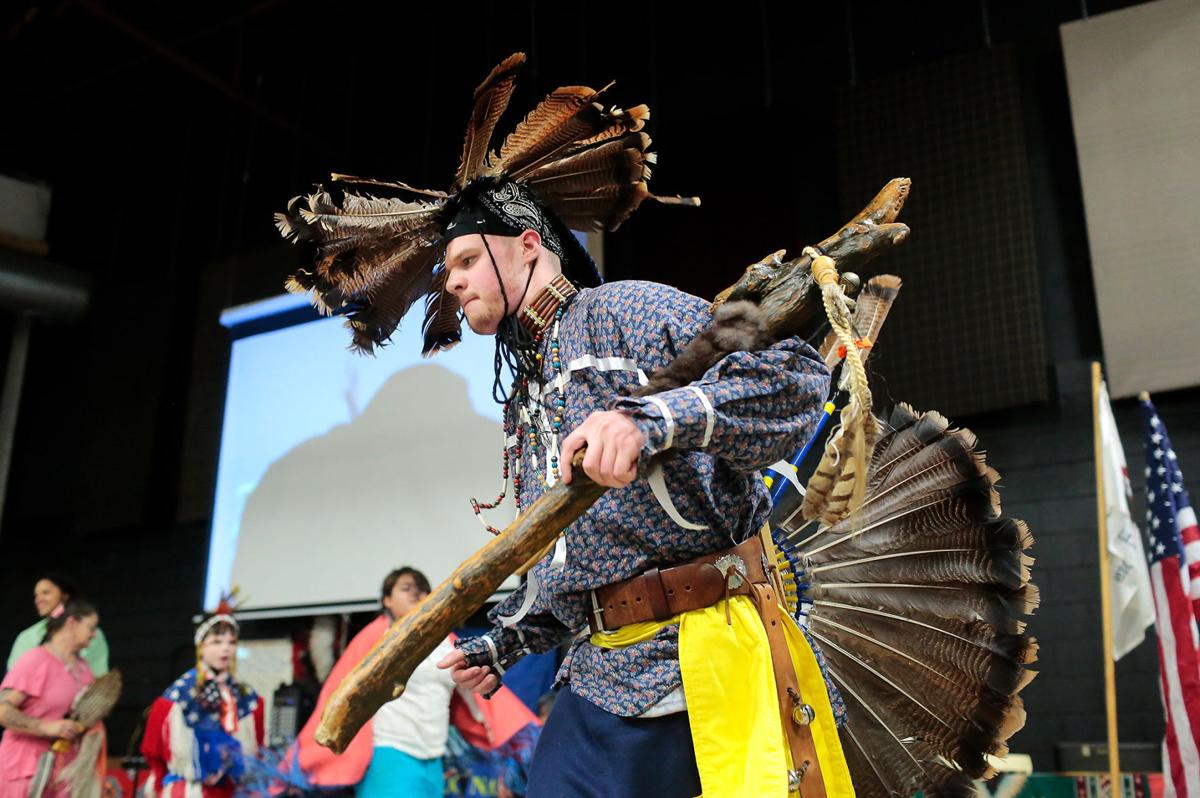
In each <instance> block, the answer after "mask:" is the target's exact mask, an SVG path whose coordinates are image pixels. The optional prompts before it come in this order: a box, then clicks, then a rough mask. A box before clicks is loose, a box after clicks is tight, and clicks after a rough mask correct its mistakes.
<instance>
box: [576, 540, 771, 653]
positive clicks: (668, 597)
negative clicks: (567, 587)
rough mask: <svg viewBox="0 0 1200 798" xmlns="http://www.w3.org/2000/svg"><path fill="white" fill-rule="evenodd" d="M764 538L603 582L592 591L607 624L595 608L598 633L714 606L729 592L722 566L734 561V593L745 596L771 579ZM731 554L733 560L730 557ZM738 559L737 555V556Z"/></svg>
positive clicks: (593, 620) (594, 628) (731, 590)
mask: <svg viewBox="0 0 1200 798" xmlns="http://www.w3.org/2000/svg"><path fill="white" fill-rule="evenodd" d="M762 552H763V550H762V541H761V540H760V539H759V537H758V536H757V535H755V536H754V537H752V538H750V539H749V540H747V541H745V542H744V543H739V544H738V545H737V546H734V547H733V548H731V549H724V550H722V551H717V552H713V553H712V554H705V555H704V556H702V557H697V558H696V559H694V560H690V561H688V562H686V563H683V564H681V565H675V566H672V567H670V568H662V569H659V568H651V569H650V570H648V571H646V572H645V573H643V574H639V575H637V576H634V577H631V578H629V579H625V580H623V581H621V582H615V583H614V584H611V585H606V586H604V587H598V588H596V589H595V590H594V591H593V598H594V600H595V605H594V606H598V607H599V610H600V613H599V614H600V618H601V619H602V620H603V624H604V626H603V628H601V627H600V624H599V623H598V622H597V617H596V614H595V613H593V614H592V616H591V617H590V618H589V619H588V625H589V626H590V627H591V630H592V632H593V633H595V632H612V631H615V630H617V629H620V628H621V627H622V626H626V625H628V624H631V623H638V622H640V621H662V620H666V619H667V618H670V617H671V616H672V615H677V614H678V613H681V612H688V611H689V610H698V609H701V608H703V607H711V606H712V605H713V604H716V603H717V602H718V601H720V600H721V599H722V598H724V597H725V573H724V572H723V571H722V570H721V568H720V567H718V565H717V563H718V561H720V562H721V563H722V564H723V565H724V564H728V563H734V564H735V565H736V567H737V569H738V570H737V572H736V573H737V575H738V578H737V579H733V580H731V582H734V583H740V584H737V585H736V586H734V584H731V585H730V587H729V595H731V596H745V595H749V593H750V584H751V583H753V582H766V581H767V579H768V577H767V574H766V572H765V571H764V570H763V553H762ZM726 558H729V559H726ZM733 558H736V559H733Z"/></svg>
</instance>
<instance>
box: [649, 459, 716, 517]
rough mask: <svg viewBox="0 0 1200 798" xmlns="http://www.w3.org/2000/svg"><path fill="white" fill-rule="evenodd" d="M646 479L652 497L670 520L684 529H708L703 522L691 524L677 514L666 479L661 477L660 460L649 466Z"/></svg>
mask: <svg viewBox="0 0 1200 798" xmlns="http://www.w3.org/2000/svg"><path fill="white" fill-rule="evenodd" d="M646 481H647V482H649V483H650V490H651V491H653V492H654V498H656V499H658V503H659V504H661V505H662V508H663V509H664V510H666V511H667V515H669V516H671V520H672V521H674V522H675V523H676V524H678V525H679V526H681V527H683V528H684V529H695V530H700V529H708V527H707V526H705V525H704V524H693V523H692V522H691V521H689V520H687V519H686V518H684V517H683V516H682V515H680V514H679V510H678V509H676V508H675V502H673V501H671V494H670V493H668V492H667V480H666V479H665V478H664V477H663V467H662V463H661V462H659V461H657V460H656V461H654V463H653V464H652V465H651V466H650V470H649V472H647V474H646Z"/></svg>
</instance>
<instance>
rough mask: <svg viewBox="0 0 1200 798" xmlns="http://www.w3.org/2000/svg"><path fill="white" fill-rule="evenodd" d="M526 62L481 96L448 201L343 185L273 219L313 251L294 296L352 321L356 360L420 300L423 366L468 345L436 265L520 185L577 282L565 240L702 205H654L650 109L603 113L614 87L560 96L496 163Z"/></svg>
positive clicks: (408, 190) (378, 184)
mask: <svg viewBox="0 0 1200 798" xmlns="http://www.w3.org/2000/svg"><path fill="white" fill-rule="evenodd" d="M524 62H525V55H524V54H523V53H516V54H514V55H511V56H509V57H508V58H506V59H504V60H503V61H501V62H500V64H499V65H497V66H496V68H495V69H493V70H492V72H491V74H489V75H488V76H487V79H485V80H484V81H483V83H481V84H480V85H479V87H478V88H476V89H475V104H474V108H473V110H472V112H471V117H470V119H469V121H468V123H467V133H466V136H465V138H464V140H463V150H462V158H461V160H460V162H459V165H458V169H457V171H456V172H455V175H454V180H453V181H452V183H451V185H450V189H449V191H435V190H428V189H419V188H414V187H412V186H410V185H408V184H406V183H401V182H398V181H387V180H374V179H370V178H361V177H350V176H348V175H339V174H334V175H333V176H332V179H333V183H334V185H333V186H332V187H331V188H330V189H326V188H324V187H320V186H318V187H317V188H316V189H315V190H314V191H313V193H311V194H309V195H307V196H303V197H295V198H293V199H292V200H291V202H289V203H288V207H287V211H286V212H284V213H278V214H276V215H275V223H276V226H277V227H278V228H279V231H280V233H281V234H282V235H283V236H284V238H286V239H288V240H290V241H293V242H295V243H298V244H302V245H304V246H305V247H306V248H307V251H306V255H305V265H304V266H303V267H301V268H300V269H298V270H297V271H296V272H295V273H294V274H292V276H291V277H289V278H288V280H287V283H286V286H287V288H288V290H289V291H292V292H295V293H311V301H312V303H313V305H314V306H315V307H316V308H317V309H318V310H320V311H321V312H322V313H326V314H331V313H340V314H343V315H345V316H346V322H347V326H348V327H349V328H350V331H351V333H352V335H353V344H352V346H353V347H354V348H355V349H358V350H359V351H362V352H367V353H369V352H373V351H374V348H375V347H376V346H381V345H383V344H385V343H386V342H387V340H388V339H389V338H390V337H391V335H392V333H393V332H395V330H396V327H397V326H398V325H399V324H400V319H401V318H403V316H404V315H405V314H406V313H407V312H408V310H409V308H411V307H412V305H413V304H414V303H416V302H417V300H419V299H421V298H424V299H425V321H424V325H423V327H422V330H423V332H424V344H423V346H422V354H425V355H430V354H434V353H436V352H439V351H441V350H444V349H449V348H450V347H452V346H454V344H456V343H458V341H459V340H461V338H462V331H461V319H460V313H459V306H458V300H457V299H456V298H455V297H454V296H453V295H452V294H450V293H449V292H448V291H447V290H446V272H445V270H444V268H442V267H441V266H440V264H439V262H438V261H439V254H440V253H441V252H442V250H443V247H444V245H445V241H446V225H447V224H448V223H449V222H450V219H451V217H452V216H453V214H454V213H455V210H456V209H457V208H458V207H460V206H461V204H462V203H463V202H464V201H468V200H470V199H471V198H472V197H475V196H479V195H481V194H483V193H486V192H495V191H503V190H505V189H506V187H508V189H509V190H511V188H512V186H513V185H514V184H515V185H516V186H517V187H518V193H519V194H521V195H522V196H523V197H525V198H530V197H531V198H532V199H533V201H534V202H536V203H537V205H538V207H539V208H540V209H541V210H542V211H546V212H548V213H546V214H545V215H546V218H547V219H548V220H549V221H550V224H551V225H552V226H554V227H556V228H558V229H557V230H555V234H556V236H555V237H557V238H558V239H559V240H560V243H561V245H562V247H563V248H564V249H565V250H568V251H567V252H566V253H565V255H566V256H565V257H564V258H563V260H564V264H563V265H564V270H566V271H567V272H568V274H570V266H569V261H572V260H576V261H577V260H580V259H583V258H586V257H587V256H586V253H584V252H583V249H582V247H580V246H579V244H578V242H577V241H575V239H574V237H573V236H571V235H570V233H569V232H568V228H569V229H573V230H580V231H584V232H599V231H601V230H615V229H616V228H617V227H618V226H619V225H620V224H621V223H622V222H623V221H625V219H627V218H629V215H630V214H631V213H633V211H634V210H636V209H637V207H638V206H639V205H640V204H641V203H642V202H643V201H644V200H646V199H654V200H658V201H661V202H667V203H671V204H698V200H696V199H694V198H691V199H683V198H678V197H656V196H654V195H653V194H651V193H650V191H649V189H648V188H647V181H648V180H649V179H650V167H651V165H652V164H653V163H654V153H652V152H650V150H649V148H650V138H649V136H647V135H646V134H645V133H643V132H641V130H642V128H643V127H644V126H645V123H646V120H647V119H648V118H649V116H650V111H649V109H648V108H647V107H646V106H645V105H639V106H636V107H634V108H629V109H622V108H618V107H616V106H610V107H608V108H605V107H604V106H603V105H602V104H601V103H600V102H599V101H598V100H599V98H600V96H601V95H602V94H603V93H604V91H605V90H606V89H607V88H608V87H607V86H606V87H605V88H604V89H600V90H598V91H597V90H595V89H591V88H588V87H586V86H565V87H562V88H558V89H555V90H554V91H553V92H551V93H550V94H549V96H547V97H546V98H545V99H544V100H542V102H541V103H539V104H538V105H537V107H536V108H534V109H533V110H532V111H531V112H530V113H529V114H528V115H526V116H525V118H524V119H522V120H521V122H519V123H518V124H517V126H516V128H515V129H514V130H513V131H512V132H511V133H509V134H508V135H507V136H506V137H505V138H504V140H503V143H502V144H501V145H500V148H499V151H496V150H494V149H492V139H493V134H494V133H495V129H496V125H497V123H498V122H499V120H500V117H501V115H502V114H503V113H504V111H505V109H507V107H508V103H509V100H510V99H511V98H512V93H513V88H514V85H515V82H516V73H517V70H518V69H519V68H520V66H521V64H523V63H524ZM610 85H611V84H610ZM543 237H544V238H545V236H543ZM568 239H569V240H568ZM588 262H589V263H590V260H589V261H588ZM576 265H577V264H576ZM584 268H585V270H586V267H584ZM592 268H593V271H594V267H592Z"/></svg>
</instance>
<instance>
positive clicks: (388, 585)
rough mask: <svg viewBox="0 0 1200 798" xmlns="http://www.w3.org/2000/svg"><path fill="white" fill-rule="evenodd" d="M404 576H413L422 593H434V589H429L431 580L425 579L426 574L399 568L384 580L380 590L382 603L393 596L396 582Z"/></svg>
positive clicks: (411, 569)
mask: <svg viewBox="0 0 1200 798" xmlns="http://www.w3.org/2000/svg"><path fill="white" fill-rule="evenodd" d="M402 576H411V577H412V578H413V581H414V582H416V583H417V590H418V591H419V592H421V593H432V592H433V589H432V588H430V587H429V580H428V579H426V578H425V574H423V573H421V572H420V571H418V570H417V569H416V568H413V567H411V566H408V565H406V566H404V567H403V568H397V569H396V570H394V571H392V572H391V573H390V574H388V575H387V576H385V577H384V578H383V587H381V588H380V590H379V600H380V601H381V602H382V601H383V600H384V599H385V598H387V597H388V596H390V595H392V588H394V587H395V586H396V581H397V580H399V579H400V577H402Z"/></svg>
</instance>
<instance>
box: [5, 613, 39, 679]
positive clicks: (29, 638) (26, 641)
mask: <svg viewBox="0 0 1200 798" xmlns="http://www.w3.org/2000/svg"><path fill="white" fill-rule="evenodd" d="M45 632H46V625H45V624H44V623H42V622H41V621H38V622H37V623H35V624H34V625H33V626H30V627H29V628H27V629H25V630H24V631H22V632H21V633H20V634H19V635H17V639H16V640H14V641H13V646H12V651H10V652H9V653H8V665H7V670H10V671H11V670H12V669H13V668H15V667H16V665H17V660H19V659H20V658H21V657H22V655H24V654H25V652H26V651H29V650H30V649H32V648H36V647H37V646H39V645H41V644H42V635H43V634H45Z"/></svg>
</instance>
